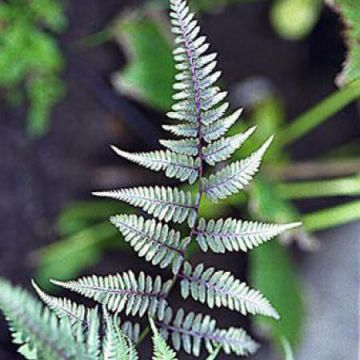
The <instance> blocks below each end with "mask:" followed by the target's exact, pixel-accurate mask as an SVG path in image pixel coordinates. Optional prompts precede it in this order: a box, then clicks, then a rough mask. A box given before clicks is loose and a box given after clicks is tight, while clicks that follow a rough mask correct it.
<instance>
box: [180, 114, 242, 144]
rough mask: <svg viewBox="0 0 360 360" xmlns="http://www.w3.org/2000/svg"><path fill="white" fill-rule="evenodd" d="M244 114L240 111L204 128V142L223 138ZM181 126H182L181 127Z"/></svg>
mask: <svg viewBox="0 0 360 360" xmlns="http://www.w3.org/2000/svg"><path fill="white" fill-rule="evenodd" d="M241 114H242V109H239V110H237V111H235V112H234V113H232V114H231V115H229V116H227V117H225V118H222V119H220V120H217V121H216V122H214V123H212V124H211V125H208V126H204V127H203V129H202V132H203V137H204V140H205V141H206V142H208V143H210V142H212V141H215V140H217V139H219V138H221V137H222V136H223V135H224V134H225V133H226V132H227V131H228V130H229V129H230V128H231V126H233V125H234V124H235V122H236V121H237V120H238V119H239V117H240V116H241ZM179 126H180V125H179Z"/></svg>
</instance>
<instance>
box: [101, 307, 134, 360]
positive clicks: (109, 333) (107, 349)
mask: <svg viewBox="0 0 360 360" xmlns="http://www.w3.org/2000/svg"><path fill="white" fill-rule="evenodd" d="M104 318H105V335H104V340H103V350H102V352H103V358H102V359H103V360H138V359H139V357H138V354H137V352H136V349H135V347H134V345H133V343H132V342H131V341H130V339H128V338H127V337H126V335H125V334H124V333H122V331H121V330H120V329H119V327H118V326H117V325H116V322H117V321H116V320H115V319H114V318H113V317H111V316H110V315H109V314H108V313H107V311H106V310H105V309H104Z"/></svg>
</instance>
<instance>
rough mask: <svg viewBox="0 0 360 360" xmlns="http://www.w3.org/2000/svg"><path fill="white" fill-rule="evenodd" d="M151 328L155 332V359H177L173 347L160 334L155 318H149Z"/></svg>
mask: <svg viewBox="0 0 360 360" xmlns="http://www.w3.org/2000/svg"><path fill="white" fill-rule="evenodd" d="M149 322H150V326H151V330H152V332H153V337H152V341H153V347H154V351H153V357H152V359H153V360H177V359H176V353H175V351H174V350H173V349H171V347H170V346H169V345H168V344H167V343H166V341H165V339H164V338H163V337H162V336H161V335H160V334H159V331H158V329H157V328H156V325H155V323H154V320H153V319H151V318H149Z"/></svg>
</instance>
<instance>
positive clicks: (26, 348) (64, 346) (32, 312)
mask: <svg viewBox="0 0 360 360" xmlns="http://www.w3.org/2000/svg"><path fill="white" fill-rule="evenodd" d="M0 288H1V292H0V309H1V311H2V312H3V313H4V315H5V317H6V319H7V321H8V323H9V327H10V330H11V332H12V335H13V342H14V343H15V344H17V345H19V352H20V353H21V354H22V355H23V356H24V357H25V358H26V359H39V360H47V359H56V360H67V359H79V360H90V359H89V355H88V352H87V349H86V346H85V344H84V343H83V342H80V341H77V339H76V337H75V335H74V334H73V332H72V326H71V324H70V321H69V319H68V318H63V319H61V320H59V319H58V318H57V317H56V315H55V314H53V313H52V312H50V310H49V309H48V308H46V307H45V308H44V307H43V306H42V304H41V303H40V302H39V301H37V300H35V299H34V298H33V297H32V296H31V295H30V294H28V293H27V292H26V291H25V290H22V289H20V288H18V287H12V286H11V285H10V284H9V283H8V282H7V281H5V280H2V279H0ZM94 360H96V359H94Z"/></svg>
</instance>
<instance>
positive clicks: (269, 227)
mask: <svg viewBox="0 0 360 360" xmlns="http://www.w3.org/2000/svg"><path fill="white" fill-rule="evenodd" d="M298 226H301V223H291V224H282V225H277V224H267V223H258V222H254V221H242V220H236V219H232V218H228V219H226V220H223V219H219V220H217V221H215V220H209V221H206V220H204V219H203V218H201V219H200V220H199V224H198V226H197V230H196V231H195V234H196V241H197V242H198V244H199V246H200V248H201V249H202V250H203V251H208V249H209V248H210V249H211V250H212V251H213V252H215V253H225V252H226V251H244V252H247V251H248V250H251V249H253V248H255V247H256V246H258V245H260V244H262V243H264V242H266V241H269V240H271V239H272V238H274V237H275V236H278V235H280V234H282V233H283V232H285V231H288V230H291V229H294V228H296V227H298Z"/></svg>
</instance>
